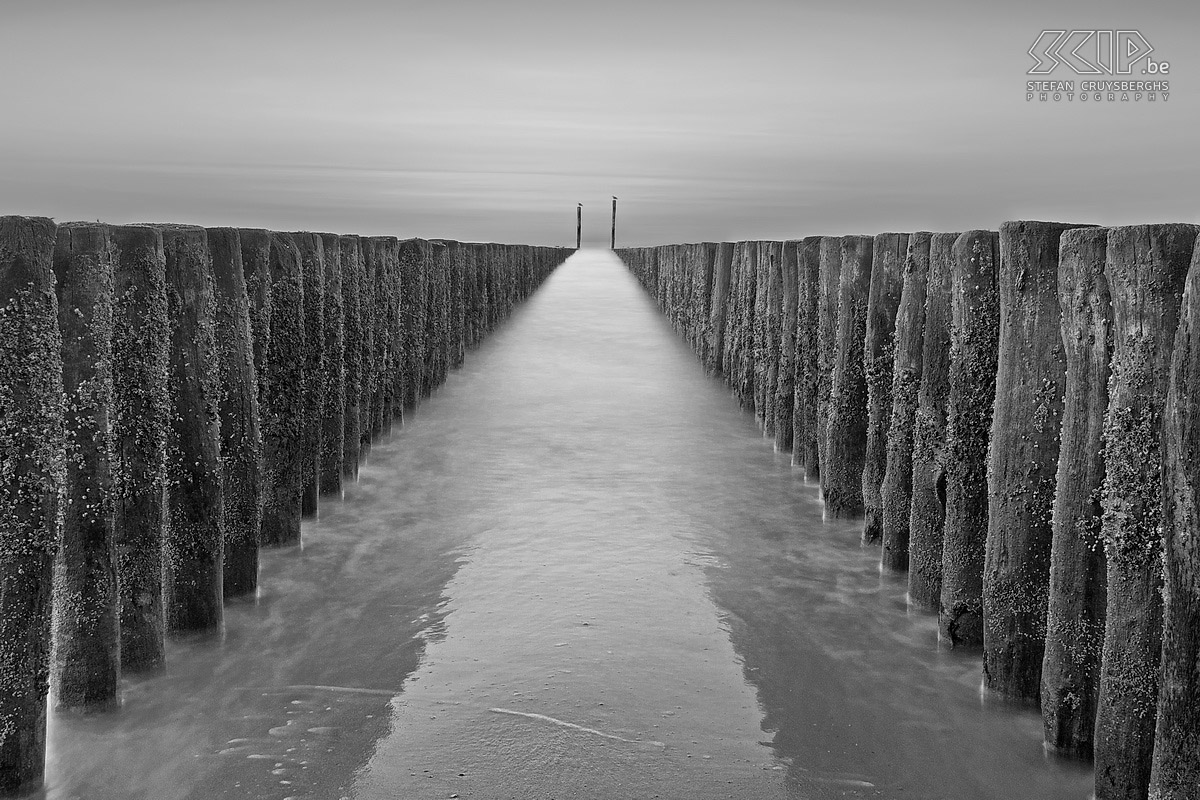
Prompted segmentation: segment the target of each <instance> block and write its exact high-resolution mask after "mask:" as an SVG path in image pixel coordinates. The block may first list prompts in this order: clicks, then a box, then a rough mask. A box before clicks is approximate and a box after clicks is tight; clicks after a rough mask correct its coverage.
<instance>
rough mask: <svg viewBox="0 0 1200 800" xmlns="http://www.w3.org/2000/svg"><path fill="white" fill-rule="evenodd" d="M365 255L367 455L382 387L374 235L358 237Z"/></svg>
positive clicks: (362, 430) (362, 386) (362, 407)
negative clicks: (377, 356) (377, 339)
mask: <svg viewBox="0 0 1200 800" xmlns="http://www.w3.org/2000/svg"><path fill="white" fill-rule="evenodd" d="M358 248H359V253H360V254H361V256H362V283H361V284H360V286H359V295H358V309H359V312H358V315H359V319H360V320H361V322H362V361H361V364H362V375H361V376H360V382H359V399H358V404H359V405H358V421H359V428H358V452H359V454H360V457H365V456H366V454H367V453H368V452H370V450H371V428H372V425H373V424H374V420H375V392H376V390H377V389H378V388H379V375H380V367H379V362H378V361H376V355H377V350H376V347H377V345H376V343H375V337H376V336H377V335H378V333H379V319H378V315H379V306H378V304H377V302H376V300H375V293H376V291H377V282H376V275H375V273H376V271H377V261H378V259H376V258H375V243H374V241H373V238H372V237H370V236H363V237H361V238H360V239H359V240H358Z"/></svg>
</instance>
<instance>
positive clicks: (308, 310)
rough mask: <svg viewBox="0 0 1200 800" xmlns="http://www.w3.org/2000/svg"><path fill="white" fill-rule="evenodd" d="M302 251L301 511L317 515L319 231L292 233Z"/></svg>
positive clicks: (321, 306)
mask: <svg viewBox="0 0 1200 800" xmlns="http://www.w3.org/2000/svg"><path fill="white" fill-rule="evenodd" d="M291 237H292V241H294V242H295V243H296V247H297V248H298V249H299V251H300V272H301V274H302V275H303V280H304V338H303V344H302V356H301V358H302V360H303V364H302V365H301V375H302V381H303V382H302V383H301V384H300V386H298V387H297V389H299V391H300V392H301V394H302V395H303V397H302V398H301V402H302V404H303V405H302V408H301V412H300V413H301V417H302V420H301V423H300V425H301V434H300V451H301V459H302V460H301V467H300V469H301V473H302V474H301V480H302V481H303V484H304V493H303V495H301V504H300V515H301V516H302V517H315V516H317V504H318V502H319V501H318V497H319V496H320V493H321V488H320V486H319V485H318V481H317V476H318V474H319V472H320V463H321V407H322V406H323V405H324V394H325V387H324V385H323V382H322V380H321V378H322V376H323V375H324V361H325V359H324V352H325V247H324V243H323V242H322V241H321V237H320V235H319V234H316V233H308V232H298V233H293V234H291Z"/></svg>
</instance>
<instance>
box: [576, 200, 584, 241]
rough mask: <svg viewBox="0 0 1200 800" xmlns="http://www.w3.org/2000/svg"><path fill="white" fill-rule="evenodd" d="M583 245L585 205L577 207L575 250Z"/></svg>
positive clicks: (581, 204)
mask: <svg viewBox="0 0 1200 800" xmlns="http://www.w3.org/2000/svg"><path fill="white" fill-rule="evenodd" d="M582 243H583V203H579V204H577V205H576V206H575V249H576V250H578V249H579V246H580V245H581V244H582Z"/></svg>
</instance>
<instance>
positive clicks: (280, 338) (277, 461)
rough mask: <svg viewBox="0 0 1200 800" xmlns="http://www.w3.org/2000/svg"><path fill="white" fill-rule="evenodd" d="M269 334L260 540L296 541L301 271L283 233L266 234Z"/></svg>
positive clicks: (300, 476)
mask: <svg viewBox="0 0 1200 800" xmlns="http://www.w3.org/2000/svg"><path fill="white" fill-rule="evenodd" d="M268 261H269V265H270V271H271V334H270V341H269V345H268V351H267V358H266V362H267V369H266V372H265V374H263V375H261V376H260V378H259V381H260V384H261V386H262V394H261V395H260V397H259V400H260V403H259V412H260V414H261V415H262V419H261V430H262V443H263V493H264V494H263V518H262V532H261V535H260V536H259V544H261V545H262V546H264V547H278V546H280V545H296V544H299V543H300V507H301V502H302V497H303V494H304V466H303V463H302V460H303V450H302V441H303V435H304V429H303V423H304V394H303V391H302V388H303V386H304V276H303V273H302V272H301V261H300V251H299V250H298V249H297V248H296V243H295V242H294V241H292V237H291V236H289V235H287V234H286V233H274V232H273V233H271V234H270V254H269V259H268Z"/></svg>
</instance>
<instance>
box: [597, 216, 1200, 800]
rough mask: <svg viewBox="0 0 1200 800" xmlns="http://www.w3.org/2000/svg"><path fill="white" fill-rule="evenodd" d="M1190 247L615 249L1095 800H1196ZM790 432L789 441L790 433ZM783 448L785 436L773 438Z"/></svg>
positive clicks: (1005, 234) (1144, 237) (1150, 234)
mask: <svg viewBox="0 0 1200 800" xmlns="http://www.w3.org/2000/svg"><path fill="white" fill-rule="evenodd" d="M1198 231H1200V228H1197V226H1194V225H1183V224H1178V225H1176V224H1161V225H1136V226H1124V227H1112V228H1097V227H1094V226H1087V225H1063V224H1057V223H1043V222H1006V223H1004V224H1003V225H1001V226H1000V227H999V229H998V230H996V231H987V230H976V231H968V232H965V233H954V234H948V233H933V234H930V233H913V234H893V233H886V234H880V235H878V236H875V237H863V236H845V237H808V238H805V239H802V240H793V241H785V242H750V241H747V242H737V243H733V244H728V243H726V244H713V243H704V244H688V245H665V246H660V247H648V248H627V249H621V250H618V251H617V253H618V255H619V256H620V257H621V258H622V259H623V260H624V262H625V263H626V265H627V266H628V267H629V268H630V269H631V270H632V272H633V273H634V274H635V275H636V276H637V278H638V280H639V281H640V282H641V284H642V285H643V286H644V287H645V288H646V290H647V291H648V292H649V293H650V294H651V295H652V296H653V297H654V298H655V299H656V300H657V301H658V303H659V306H660V307H661V309H662V310H663V312H664V313H665V314H666V315H667V317H668V318H669V319H670V320H671V322H672V324H673V325H674V327H675V328H676V329H677V330H678V331H679V332H680V334H681V335H682V336H683V337H684V338H685V339H686V340H687V341H688V342H689V344H691V346H692V348H693V349H694V350H695V351H696V353H697V355H698V356H699V357H700V358H701V360H702V361H703V363H704V364H705V365H706V367H707V368H708V369H709V370H710V372H712V373H713V374H716V375H720V376H721V377H722V378H723V379H724V380H725V381H726V382H727V383H728V384H729V386H730V389H731V391H732V393H733V395H734V397H735V398H736V399H737V401H738V402H739V403H740V404H741V405H742V406H743V407H744V408H745V409H746V410H747V411H749V412H752V413H753V414H754V415H755V417H756V419H757V420H758V421H759V422H760V424H761V425H762V428H763V430H764V433H765V434H766V435H767V436H769V437H771V438H773V439H774V441H775V445H776V446H777V447H778V448H780V449H782V450H791V451H792V458H793V463H794V464H795V465H796V467H797V468H801V469H803V470H804V471H805V473H806V475H807V476H808V477H809V478H810V479H812V480H819V481H820V486H821V491H822V495H823V497H824V500H825V513H826V516H827V517H830V518H847V517H849V518H859V517H861V518H862V519H863V528H862V533H863V541H864V543H867V544H873V543H875V542H882V547H881V568H883V569H886V570H898V571H903V570H906V569H907V570H908V575H909V597H910V602H911V604H912V606H913V607H914V608H919V609H927V610H929V611H931V612H936V613H937V615H938V618H939V620H938V621H939V631H940V639H941V641H942V643H943V645H945V646H949V647H954V648H962V649H975V650H977V651H978V652H979V653H980V656H981V662H982V663H981V670H980V678H981V681H982V685H983V690H984V692H985V696H986V697H988V698H990V699H994V700H998V701H1002V702H1006V703H1012V704H1016V705H1028V706H1030V707H1031V708H1040V710H1041V714H1042V717H1043V729H1044V743H1045V746H1046V748H1047V750H1049V751H1051V752H1056V753H1061V754H1064V755H1066V756H1072V757H1076V758H1082V759H1094V762H1095V788H1096V798H1098V800H1116V799H1117V798H1153V800H1164V799H1165V798H1170V799H1171V800H1184V798H1190V797H1195V796H1197V792H1198V791H1200V739H1198V737H1200V733H1198V731H1200V725H1198V724H1197V722H1198V720H1197V712H1196V709H1197V708H1198V707H1200V677H1198V674H1197V672H1196V669H1195V665H1196V663H1197V653H1198V652H1200V581H1198V580H1197V575H1200V541H1198V539H1197V537H1196V535H1195V530H1196V524H1197V516H1196V514H1197V512H1196V508H1197V482H1198V480H1200V468H1198V467H1197V463H1198V462H1197V461H1196V458H1195V453H1196V452H1197V447H1198V445H1200V441H1198V439H1197V435H1196V431H1197V430H1200V427H1198V426H1196V425H1195V422H1194V421H1195V420H1196V419H1197V413H1198V403H1200V392H1198V391H1197V387H1196V386H1195V384H1194V382H1195V380H1196V378H1195V376H1196V374H1197V371H1198V370H1200V367H1198V366H1197V363H1198V357H1197V344H1196V342H1197V341H1198V337H1197V332H1196V331H1197V328H1198V326H1200V322H1198V321H1197V313H1196V307H1197V304H1198V299H1197V297H1198V296H1197V293H1198V292H1200V249H1198V248H1197V247H1196V240H1197V233H1198ZM788 431H790V432H791V434H792V435H791V437H788V436H787V435H786V434H787V432H788ZM781 432H782V434H783V435H781Z"/></svg>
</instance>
